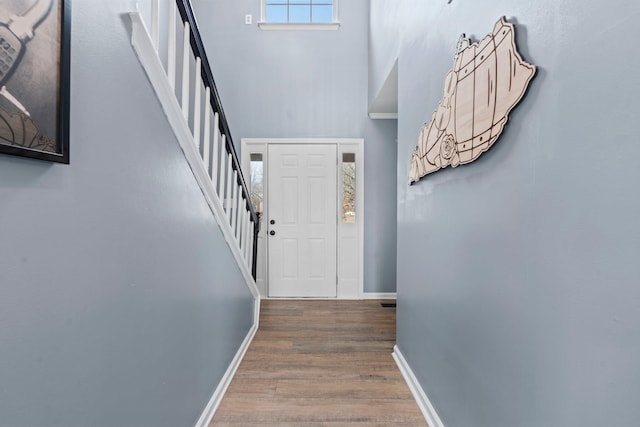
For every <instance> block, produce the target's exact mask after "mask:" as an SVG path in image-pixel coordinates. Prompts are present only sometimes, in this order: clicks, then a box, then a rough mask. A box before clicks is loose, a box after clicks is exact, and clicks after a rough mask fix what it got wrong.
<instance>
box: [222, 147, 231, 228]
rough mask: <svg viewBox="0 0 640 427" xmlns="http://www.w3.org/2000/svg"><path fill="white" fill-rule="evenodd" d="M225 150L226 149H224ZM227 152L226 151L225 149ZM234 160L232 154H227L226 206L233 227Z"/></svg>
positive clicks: (228, 222)
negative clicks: (232, 191) (232, 190)
mask: <svg viewBox="0 0 640 427" xmlns="http://www.w3.org/2000/svg"><path fill="white" fill-rule="evenodd" d="M223 148H224V147H223ZM225 152H226V149H225ZM232 159H233V158H232V157H231V153H227V169H226V170H227V191H226V192H225V199H224V200H225V202H226V203H225V205H226V208H227V224H229V225H231V198H232V197H233V196H232V195H231V186H232V184H233V183H232V182H231V181H232V180H233V163H232V161H233V160H232Z"/></svg>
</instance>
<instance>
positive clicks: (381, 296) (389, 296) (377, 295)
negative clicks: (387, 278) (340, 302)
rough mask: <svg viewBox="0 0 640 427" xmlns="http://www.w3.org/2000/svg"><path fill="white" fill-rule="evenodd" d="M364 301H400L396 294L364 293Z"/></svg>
mask: <svg viewBox="0 0 640 427" xmlns="http://www.w3.org/2000/svg"><path fill="white" fill-rule="evenodd" d="M362 299H398V296H397V294H396V293H395V292H364V293H363V294H362Z"/></svg>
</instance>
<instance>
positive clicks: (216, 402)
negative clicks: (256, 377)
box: [195, 298, 260, 427]
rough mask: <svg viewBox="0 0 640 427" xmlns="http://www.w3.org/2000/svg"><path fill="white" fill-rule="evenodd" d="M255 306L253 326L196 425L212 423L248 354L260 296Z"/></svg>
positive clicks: (255, 330) (258, 309)
mask: <svg viewBox="0 0 640 427" xmlns="http://www.w3.org/2000/svg"><path fill="white" fill-rule="evenodd" d="M254 307H255V308H254V309H255V310H256V311H255V313H254V322H253V326H252V327H251V329H250V330H249V332H248V333H247V336H246V337H245V339H244V341H243V342H242V345H240V348H239V349H238V351H237V352H236V355H235V356H234V358H233V360H232V361H231V364H230V365H229V367H228V368H227V371H226V372H225V373H224V375H223V376H222V379H221V380H220V382H219V383H218V387H216V389H215V391H214V392H213V395H212V396H211V399H209V403H207V406H206V407H205V408H204V412H202V415H200V418H199V419H198V422H197V423H196V425H195V427H208V426H209V424H210V423H211V420H212V419H213V416H214V415H215V413H216V411H217V410H218V407H219V406H220V402H222V398H223V397H224V394H225V393H226V392H227V389H228V388H229V384H231V380H232V379H233V376H234V375H235V374H236V371H237V370H238V367H239V366H240V362H242V359H243V358H244V355H245V354H246V352H247V349H248V348H249V345H250V344H251V341H253V337H254V336H255V335H256V332H257V331H258V318H259V317H260V298H256V303H255V306H254Z"/></svg>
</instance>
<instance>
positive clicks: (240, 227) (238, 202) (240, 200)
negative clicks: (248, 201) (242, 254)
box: [235, 185, 244, 246]
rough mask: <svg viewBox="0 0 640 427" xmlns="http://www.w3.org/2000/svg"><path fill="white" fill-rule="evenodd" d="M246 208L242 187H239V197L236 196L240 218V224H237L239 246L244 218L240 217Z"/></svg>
mask: <svg viewBox="0 0 640 427" xmlns="http://www.w3.org/2000/svg"><path fill="white" fill-rule="evenodd" d="M243 206H244V199H243V198H242V185H238V195H237V196H236V209H237V211H238V213H237V216H238V220H237V221H238V222H237V224H236V227H237V228H236V229H235V230H236V240H237V241H238V246H240V234H241V233H240V232H241V230H242V226H241V225H242V216H241V215H240V213H241V212H244V209H243Z"/></svg>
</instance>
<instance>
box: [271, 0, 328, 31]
mask: <svg viewBox="0 0 640 427" xmlns="http://www.w3.org/2000/svg"><path fill="white" fill-rule="evenodd" d="M260 1H261V3H262V20H261V22H260V23H259V26H260V28H261V29H263V30H333V29H338V27H339V23H338V13H337V9H338V5H337V3H338V0H260Z"/></svg>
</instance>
